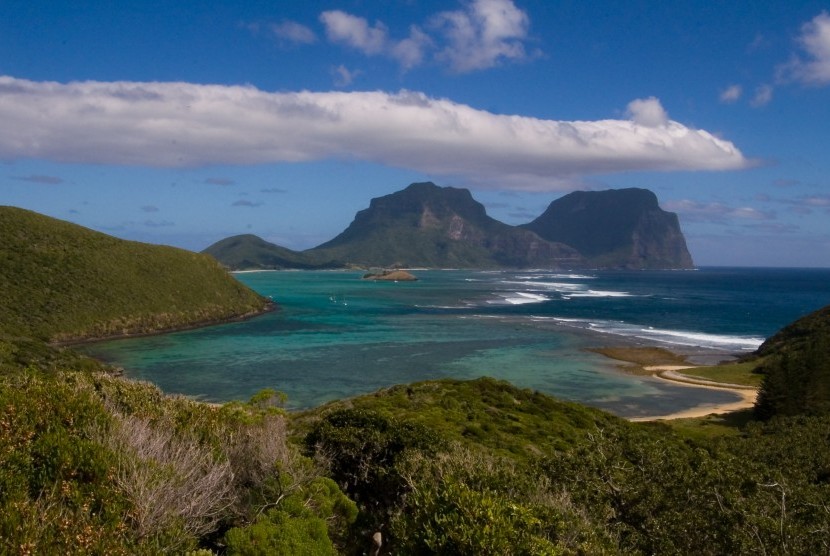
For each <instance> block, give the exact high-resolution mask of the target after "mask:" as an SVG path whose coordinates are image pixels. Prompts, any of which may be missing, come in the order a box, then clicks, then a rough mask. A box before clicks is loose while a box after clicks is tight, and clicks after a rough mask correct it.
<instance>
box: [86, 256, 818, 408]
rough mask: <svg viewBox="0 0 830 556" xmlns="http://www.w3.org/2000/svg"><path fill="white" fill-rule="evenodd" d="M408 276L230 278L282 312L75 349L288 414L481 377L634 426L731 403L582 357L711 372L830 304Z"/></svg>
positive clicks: (575, 275) (701, 291)
mask: <svg viewBox="0 0 830 556" xmlns="http://www.w3.org/2000/svg"><path fill="white" fill-rule="evenodd" d="M413 273H414V274H416V276H417V277H418V278H419V280H418V281H417V282H381V281H377V282H375V281H365V280H362V279H361V276H362V272H358V271H262V272H245V273H237V274H236V277H237V279H239V280H240V281H241V282H243V283H244V284H246V285H248V286H250V287H251V288H253V289H254V290H256V291H257V292H259V293H260V294H262V295H265V296H269V297H271V298H272V299H273V300H274V301H275V302H276V303H277V304H278V306H279V309H278V310H277V311H275V312H272V313H268V314H265V315H262V316H259V317H256V318H254V319H251V320H248V321H244V322H236V323H230V324H223V325H217V326H210V327H206V328H201V329H197V330H189V331H183V332H175V333H170V334H164V335H160V336H150V337H142V338H127V339H119V340H111V341H106V342H100V343H95V344H90V345H86V346H83V347H82V348H80V349H81V350H82V351H84V352H85V353H87V354H89V355H91V356H93V357H96V358H98V359H101V360H103V361H106V362H108V363H111V364H114V365H117V366H120V367H123V368H124V369H125V373H126V375H127V376H128V377H130V378H134V379H140V380H148V381H150V382H153V383H155V384H156V385H158V386H159V387H160V388H161V389H162V390H163V391H165V392H167V393H176V394H184V395H187V396H192V397H194V398H197V399H201V400H205V401H212V402H225V401H230V400H246V399H248V398H250V397H251V396H252V395H253V394H255V393H256V392H258V391H259V390H261V389H263V388H273V389H275V390H278V391H281V392H284V393H285V394H286V395H287V396H288V407H289V408H293V409H301V408H309V407H314V406H317V405H320V404H322V403H325V402H327V401H331V400H334V399H342V398H348V397H352V396H356V395H361V394H367V393H370V392H373V391H375V390H378V389H380V388H384V387H388V386H392V385H394V384H403V383H409V382H417V381H422V380H430V379H439V378H458V379H473V378H477V377H480V376H491V377H494V378H498V379H504V380H508V381H510V382H511V383H513V384H515V385H516V386H519V387H522V388H531V389H534V390H539V391H541V392H544V393H546V394H550V395H553V396H556V397H558V398H561V399H566V400H571V401H576V402H580V403H584V404H586V405H590V406H593V407H597V408H600V409H604V410H607V411H609V412H611V413H614V414H617V415H619V416H622V417H644V416H650V415H665V414H668V413H673V412H675V411H680V410H684V409H689V408H692V407H696V406H698V405H701V404H709V403H713V404H714V403H728V402H731V401H735V400H737V397H736V396H735V395H734V394H732V393H730V392H727V391H716V390H708V389H702V388H689V387H686V386H681V385H673V384H669V383H666V382H664V381H659V380H657V379H654V378H652V377H643V376H634V375H628V374H625V373H622V372H620V371H619V370H618V368H617V365H618V362H615V361H612V360H609V359H608V358H606V357H603V356H601V355H599V354H596V353H593V352H591V351H588V348H598V347H605V346H614V345H643V346H658V347H665V348H667V349H669V350H672V351H675V352H678V353H681V354H684V355H687V356H688V357H690V359H691V360H692V361H693V362H698V363H714V362H717V361H720V360H724V359H730V358H734V357H736V356H739V355H741V354H746V353H750V352H752V351H754V350H755V349H756V348H757V347H758V346H759V345H760V344H761V343H762V342H763V341H764V339H766V338H768V337H769V336H771V335H772V334H774V333H775V332H777V331H778V330H780V329H781V328H782V327H783V326H785V325H787V324H789V323H790V322H792V321H794V320H796V319H798V318H800V317H802V316H804V315H806V314H808V313H810V312H812V311H815V310H817V309H819V308H821V307H823V306H825V305H828V304H830V269H792V268H715V267H704V268H700V269H697V270H688V271H575V272H569V271H548V270H534V271H527V270H525V271H468V270H418V271H413Z"/></svg>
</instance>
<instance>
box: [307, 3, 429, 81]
mask: <svg viewBox="0 0 830 556" xmlns="http://www.w3.org/2000/svg"><path fill="white" fill-rule="evenodd" d="M320 21H321V22H322V23H323V25H324V26H325V28H326V36H327V37H328V39H329V40H330V41H331V42H334V43H340V44H344V45H346V46H349V47H351V48H354V49H356V50H358V51H360V52H362V53H363V54H366V55H367V56H378V55H383V56H387V57H390V58H393V59H395V60H396V61H397V62H398V63H399V64H400V65H401V67H402V68H403V69H410V68H412V67H414V66H416V65H418V64H420V63H421V62H422V60H423V58H424V50H425V49H426V48H427V47H428V46H430V44H431V42H432V41H431V39H430V38H429V37H428V36H427V35H426V34H425V33H424V32H423V31H421V29H420V28H419V27H418V26H416V25H413V26H411V27H410V30H409V37H407V38H406V39H403V40H400V41H398V40H393V39H391V38H390V37H389V30H388V29H387V27H386V25H384V24H383V23H382V22H380V21H377V22H375V24H374V25H369V22H368V21H367V20H366V19H365V18H362V17H358V16H355V15H352V14H349V13H346V12H344V11H341V10H330V11H327V12H323V13H322V14H320ZM341 67H342V66H341Z"/></svg>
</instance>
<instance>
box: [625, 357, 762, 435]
mask: <svg viewBox="0 0 830 556" xmlns="http://www.w3.org/2000/svg"><path fill="white" fill-rule="evenodd" d="M691 368H694V367H693V366H682V365H653V366H648V367H644V370H646V371H650V372H652V374H653V376H654V377H655V378H657V379H659V380H665V381H667V382H672V383H674V384H682V385H683V386H687V387H689V388H708V389H714V390H726V391H728V392H732V393H734V394H736V395H737V396H740V400H738V401H735V402H732V403H726V404H704V405H699V406H697V407H693V408H691V409H685V410H682V411H677V412H675V413H670V414H668V415H657V416H651V415H650V416H647V417H634V418H632V419H630V420H631V421H658V420H669V419H691V418H695V417H706V416H707V415H712V414H717V413H728V412H730V411H739V410H741V409H749V408H751V407H752V406H753V405H755V398H756V397H757V395H758V389H757V388H752V387H750V386H741V385H739V384H725V383H718V382H714V381H710V380H703V379H698V378H694V377H690V376H686V375H684V374H681V373H680V372H679V371H682V370H684V369H691Z"/></svg>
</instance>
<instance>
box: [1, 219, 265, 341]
mask: <svg viewBox="0 0 830 556" xmlns="http://www.w3.org/2000/svg"><path fill="white" fill-rule="evenodd" d="M267 306H268V300H266V299H264V298H262V297H260V296H259V295H257V294H256V293H254V292H253V291H251V290H250V289H248V288H247V287H245V286H243V285H242V284H241V283H239V282H238V281H237V280H235V279H234V278H233V277H232V276H230V275H228V274H227V272H225V271H224V270H223V269H222V268H221V266H220V265H219V264H218V263H217V262H216V261H215V260H213V259H212V258H210V257H208V256H206V255H200V254H196V253H191V252H188V251H184V250H182V249H175V248H172V247H162V246H156V245H148V244H142V243H137V242H131V241H124V240H120V239H117V238H114V237H111V236H108V235H106V234H102V233H98V232H94V231H92V230H88V229H86V228H83V227H80V226H77V225H74V224H70V223H68V222H63V221H60V220H56V219H53V218H49V217H46V216H43V215H39V214H36V213H34V212H30V211H26V210H23V209H18V208H13V207H0V307H2V313H0V331H2V332H4V333H5V334H9V335H16V336H31V337H36V338H41V339H47V340H52V341H67V340H80V339H87V338H96V337H103V336H112V335H119V334H134V333H148V332H155V331H159V330H163V329H171V328H177V327H183V326H190V325H194V324H199V323H206V322H211V321H219V320H223V319H230V318H234V317H239V316H242V315H246V314H251V313H255V312H259V311H263V310H264V309H266V308H267Z"/></svg>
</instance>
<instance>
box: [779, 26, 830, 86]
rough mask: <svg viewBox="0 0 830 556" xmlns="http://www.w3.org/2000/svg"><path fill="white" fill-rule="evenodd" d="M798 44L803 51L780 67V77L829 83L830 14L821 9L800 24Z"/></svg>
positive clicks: (822, 83) (811, 83)
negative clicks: (810, 18)
mask: <svg viewBox="0 0 830 556" xmlns="http://www.w3.org/2000/svg"><path fill="white" fill-rule="evenodd" d="M798 44H799V46H801V48H802V50H803V53H802V54H801V55H799V56H796V57H794V58H793V59H792V60H791V61H790V62H789V63H788V64H786V65H784V66H782V67H781V68H780V75H781V77H782V78H783V79H791V80H795V81H800V82H802V83H806V84H809V85H826V84H828V83H830V14H828V13H827V12H826V11H822V12H821V13H820V14H818V15H817V16H816V17H814V18H813V19H812V20H810V21H808V22H807V23H805V24H804V25H802V26H801V35H799V37H798Z"/></svg>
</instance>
